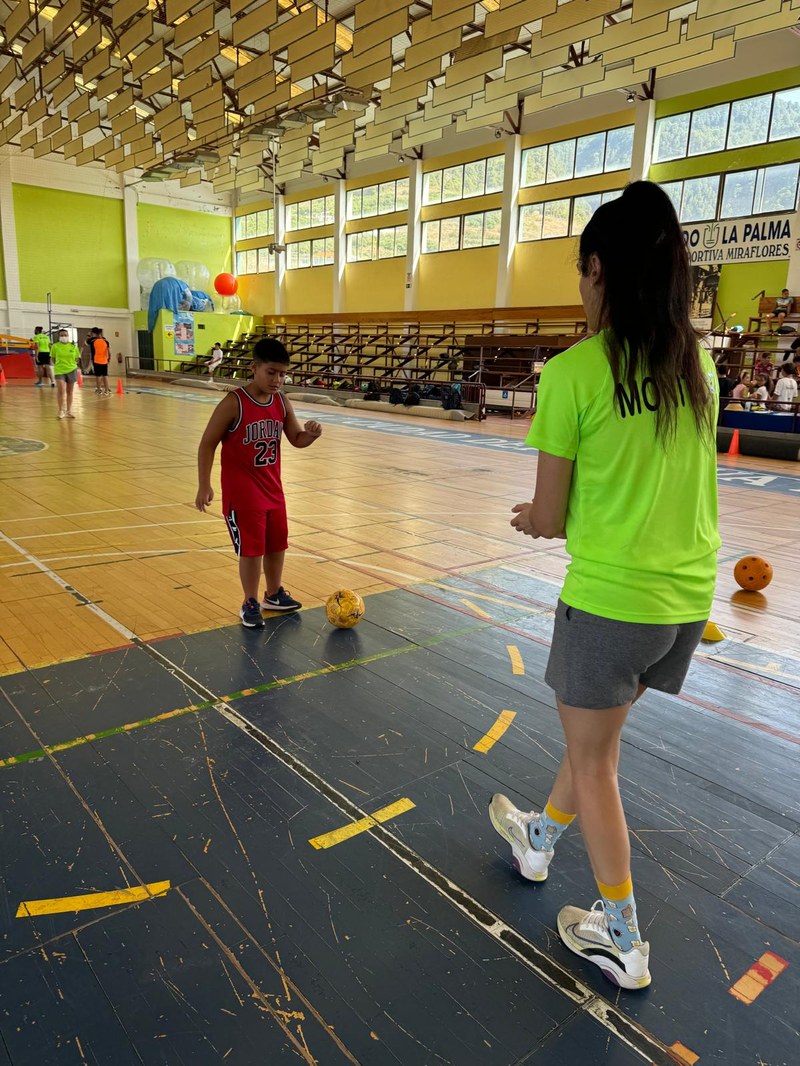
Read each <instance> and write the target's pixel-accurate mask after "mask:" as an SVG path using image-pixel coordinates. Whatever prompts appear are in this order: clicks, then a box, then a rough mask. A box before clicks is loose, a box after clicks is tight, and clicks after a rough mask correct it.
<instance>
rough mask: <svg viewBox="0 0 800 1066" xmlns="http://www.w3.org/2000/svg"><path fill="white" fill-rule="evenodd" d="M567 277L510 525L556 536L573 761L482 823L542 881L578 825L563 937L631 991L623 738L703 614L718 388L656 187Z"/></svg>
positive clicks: (707, 594) (500, 801) (688, 652)
mask: <svg viewBox="0 0 800 1066" xmlns="http://www.w3.org/2000/svg"><path fill="white" fill-rule="evenodd" d="M578 268H579V270H580V275H581V279H580V293H581V299H582V301H583V306H584V309H585V311H586V320H587V323H588V326H589V329H590V330H592V331H596V335H595V336H593V337H591V338H588V339H587V340H584V341H582V342H581V343H580V344H577V345H575V347H574V348H571V349H570V350H569V351H566V352H562V353H561V354H560V355H557V356H556V357H555V358H554V359H551V360H550V361H549V362H548V363H546V364H545V367H544V369H543V371H542V376H541V383H540V391H539V403H538V406H537V414H536V418H535V420H534V422H533V426H532V428H531V431H530V433H529V435H528V441H527V442H528V444H532V445H533V446H534V447H536V448H538V449H539V457H538V465H537V472H536V492H535V495H534V498H533V500H532V501H531V502H530V503H521V504H517V506H516V507H514V508H513V510H514V512H515V516H516V517H515V518H513V519H512V522H511V524H512V526H514V528H515V529H517V531H518V532H520V533H525V534H527V535H528V536H531V537H534V538H536V537H545V538H553V537H562V536H564V535H566V539H567V544H566V548H567V553H568V555H569V556H570V564H569V568H568V572H567V576H566V579H565V582H564V587H563V589H562V591H561V597H560V599H559V602H558V607H557V610H556V616H555V628H554V631H553V642H552V645H551V649H550V659H549V662H548V665H547V671H546V673H545V681H546V683H547V684H548V685H549V686H550V687H551V688H552V689H553V690H554V692H555V697H556V704H557V707H558V714H559V717H560V719H561V725H562V728H563V730H564V736H565V740H566V753H565V755H564V757H563V758H562V761H561V765H560V767H559V769H558V772H557V774H556V777H555V781H554V782H553V786H552V788H551V791H550V794H549V797H548V799H547V803H546V804H545V807H544V810H542V811H530V812H526V811H521V810H518V809H517V808H516V807H515V806H514V805H513V804H512V803H511V802H510V800H508V799H507V798H506V797H505V796H501V795H496V796H494V797H493V799H492V801H491V805H490V808H489V816H490V818H491V822H492V825H493V826H494V828H495V829H496V830H497V832H498V833H499V834H500V835H501V836H502V837H503V839H504V840H505V841H506V842H507V843H508V844H510V845H511V849H512V855H513V860H514V863H515V865H516V867H517V869H518V870H519V872H520V873H521V874H522V876H523V877H526V878H528V880H530V881H544V880H545V879H546V878H547V872H548V866H549V865H550V862H551V860H552V859H553V855H554V850H555V848H556V847H557V844H558V840H559V838H560V836H561V835H562V833H564V832H565V831H566V829H567V828H568V826H569V825H570V823H571V822H572V821H573V819H574V818H575V817H576V816H577V818H578V819H579V822H580V828H581V833H582V834H583V838H584V841H585V843H586V850H587V851H588V853H589V858H590V861H591V864H592V869H593V873H594V877H595V881H596V883H597V887H598V894H599V896H600V898H599V899H598V901H597V902H596V903H595V904H594V906H593V907H592V908H591V910H584V909H583V908H580V907H572V906H568V907H564V908H563V909H562V910H561V912H560V913H559V915H558V932H559V934H560V936H561V939H562V940H563V941H564V943H565V945H566V946H567V947H568V948H569V949H570V951H573V952H575V953H576V954H577V955H580V956H581V958H583V959H585V960H586V961H587V962H591V963H593V964H594V965H596V966H597V967H599V969H600V970H601V971H602V973H603V974H604V975H605V976H606V977H607V978H609V979H610V980H611V981H613V982H614V983H615V984H617V985H620V986H621V987H622V988H631V989H633V988H644V987H645V986H647V985H649V984H650V967H649V961H650V946H649V944H647V943H646V942H645V940H644V936H643V930H642V928H641V925H640V922H639V918H638V916H637V910H636V899H635V896H634V887H633V882H632V880H631V848H630V840H629V837H628V827H627V824H626V822H625V813H624V811H623V809H622V802H621V800H620V794H619V782H618V776H617V774H618V763H619V755H620V738H621V734H622V728H623V726H624V724H625V719H626V718H627V716H628V712H629V711H630V709H631V706H632V704H633V703H635V702H636V700H637V699H639V697H640V696H641V695H642V694H643V693H644V692H645V690H646V689H648V688H653V689H656V690H658V691H661V692H670V693H677V692H680V689H681V686H682V684H683V681H684V678H685V677H686V673H687V671H688V669H689V664H690V662H691V659H692V653H693V652H694V650H695V648H696V647H697V645H698V643H699V641H700V638H701V636H702V634H703V628H704V625H705V622H706V620H707V618H708V615H709V610H710V608H711V602H712V597H713V594H714V582H715V578H716V572H717V550H718V548H719V546H720V538H719V533H718V531H717V473H716V445H715V432H714V426H715V423H716V419H717V407H718V397H717V383H716V380H715V379H716V373H715V368H714V364H713V362H712V360H711V357H710V355H709V354H708V353H707V352H706V351H705V350H703V349H702V348H701V347H700V345H699V344H698V339H697V335H696V333H695V332H694V330H693V329H692V325H691V321H690V314H691V291H692V289H691V272H690V267H689V257H688V254H687V250H686V244H685V241H684V239H683V234H682V231H681V227H680V223H679V222H678V218H677V216H676V214H675V209H674V208H673V206H672V203H671V201H670V199H669V198H668V197H667V195H666V193H664V192H663V190H661V189H660V188H659V187H658V186H657V185H654V184H652V183H651V182H645V181H638V182H634V183H633V184H631V185H629V186H628V187H627V188H626V189H625V191H624V192H623V194H622V196H621V197H620V198H619V199H617V200H612V201H610V202H609V203H606V204H603V205H602V206H600V207H599V208H598V209H597V210H596V211H595V213H594V215H593V216H592V218H591V219H590V221H589V223H588V224H587V226H586V228H585V229H584V231H583V233H582V235H581V238H580V250H579V259H578ZM645 928H646V927H645ZM670 961H672V960H670Z"/></svg>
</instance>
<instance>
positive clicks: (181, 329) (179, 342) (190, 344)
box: [174, 311, 194, 356]
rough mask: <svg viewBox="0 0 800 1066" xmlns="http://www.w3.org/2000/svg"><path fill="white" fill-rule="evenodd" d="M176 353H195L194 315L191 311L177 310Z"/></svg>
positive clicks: (183, 354) (175, 326)
mask: <svg viewBox="0 0 800 1066" xmlns="http://www.w3.org/2000/svg"><path fill="white" fill-rule="evenodd" d="M174 318H175V325H174V328H175V354H176V355H181V356H187V355H194V315H193V314H192V313H191V311H176V312H175V316H174Z"/></svg>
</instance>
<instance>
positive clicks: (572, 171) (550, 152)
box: [521, 126, 633, 188]
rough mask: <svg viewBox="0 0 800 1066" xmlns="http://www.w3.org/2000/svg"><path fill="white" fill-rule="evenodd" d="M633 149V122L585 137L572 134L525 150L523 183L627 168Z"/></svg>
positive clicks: (567, 178) (584, 176)
mask: <svg viewBox="0 0 800 1066" xmlns="http://www.w3.org/2000/svg"><path fill="white" fill-rule="evenodd" d="M632 152H633V126H621V127H620V128H619V129H616V130H605V131H603V132H601V133H589V134H587V135H586V136H585V137H572V138H570V140H567V141H555V142H554V143H553V144H542V145H539V146H538V147H536V148H526V149H525V151H524V152H523V153H522V175H521V184H522V186H523V187H524V188H529V187H530V186H531V185H545V184H548V183H549V182H553V181H569V180H570V179H571V178H586V177H589V176H590V175H592V174H607V173H609V172H610V171H614V170H627V169H629V168H630V165H631V153H632Z"/></svg>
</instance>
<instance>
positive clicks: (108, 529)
mask: <svg viewBox="0 0 800 1066" xmlns="http://www.w3.org/2000/svg"><path fill="white" fill-rule="evenodd" d="M214 521H217V522H221V521H222V516H221V515H220V517H219V518H218V519H214V518H210V519H209V518H190V519H188V520H186V521H181V522H139V523H137V524H136V525H132V526H97V527H96V528H95V529H68V530H67V531H66V532H64V533H26V534H25V536H24V537H17V540H41V539H42V537H78V536H80V534H81V533H117V532H119V531H120V530H121V529H159V528H161V527H162V526H196V525H200V524H202V525H209V524H212V523H213V522H214Z"/></svg>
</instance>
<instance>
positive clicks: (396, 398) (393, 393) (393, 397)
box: [389, 385, 403, 404]
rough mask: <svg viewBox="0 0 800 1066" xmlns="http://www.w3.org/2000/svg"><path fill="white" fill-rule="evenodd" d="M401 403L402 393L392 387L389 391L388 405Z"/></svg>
mask: <svg viewBox="0 0 800 1066" xmlns="http://www.w3.org/2000/svg"><path fill="white" fill-rule="evenodd" d="M402 402H403V394H402V392H401V391H400V389H398V388H396V387H395V386H394V385H393V386H392V387H391V389H389V403H391V404H401V403H402Z"/></svg>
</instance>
